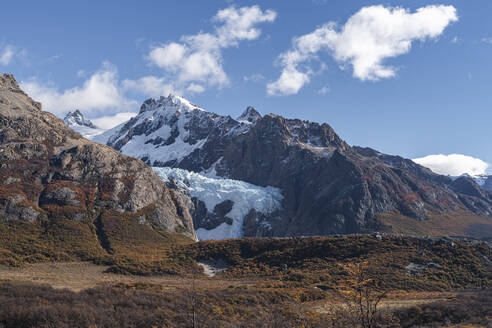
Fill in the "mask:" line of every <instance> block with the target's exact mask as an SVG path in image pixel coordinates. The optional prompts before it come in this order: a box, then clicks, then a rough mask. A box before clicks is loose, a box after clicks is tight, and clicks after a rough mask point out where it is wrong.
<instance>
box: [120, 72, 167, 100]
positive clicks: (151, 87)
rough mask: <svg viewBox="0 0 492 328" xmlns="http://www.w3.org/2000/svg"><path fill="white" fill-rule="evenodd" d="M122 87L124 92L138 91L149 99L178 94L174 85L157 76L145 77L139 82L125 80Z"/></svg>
mask: <svg viewBox="0 0 492 328" xmlns="http://www.w3.org/2000/svg"><path fill="white" fill-rule="evenodd" d="M122 86H123V90H124V91H129V90H131V91H136V92H138V93H141V94H143V95H145V96H149V97H160V96H166V95H168V94H170V93H176V91H175V90H174V87H173V85H172V83H167V82H166V80H165V79H164V78H159V77H156V76H144V77H142V78H140V79H138V80H130V79H127V80H123V82H122Z"/></svg>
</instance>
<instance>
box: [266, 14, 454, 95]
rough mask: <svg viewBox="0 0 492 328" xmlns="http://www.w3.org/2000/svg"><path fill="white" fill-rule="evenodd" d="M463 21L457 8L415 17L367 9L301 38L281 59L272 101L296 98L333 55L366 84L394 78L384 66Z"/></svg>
mask: <svg viewBox="0 0 492 328" xmlns="http://www.w3.org/2000/svg"><path fill="white" fill-rule="evenodd" d="M457 20H458V16H457V13H456V9H455V8H454V7H453V6H443V5H440V6H426V7H422V8H419V9H417V10H416V11H415V12H413V13H412V12H410V11H409V10H407V9H405V8H400V7H384V6H382V5H378V6H370V7H364V8H362V9H360V10H359V11H358V12H357V13H355V14H354V15H353V16H352V17H350V18H349V19H348V20H347V22H346V23H345V24H344V25H343V26H341V27H338V26H337V24H335V23H333V22H329V23H327V24H324V25H323V26H321V27H319V28H317V29H316V30H315V31H313V32H311V33H308V34H305V35H303V36H300V37H296V38H294V39H293V41H292V44H293V45H292V48H291V49H290V50H289V51H287V52H284V53H282V54H281V55H280V56H279V59H278V61H279V64H280V66H281V67H282V73H281V75H280V78H279V79H278V80H277V81H275V82H272V83H270V84H268V86H267V92H268V94H270V95H291V94H296V93H298V92H299V90H300V89H301V88H302V86H304V85H305V84H306V83H308V82H309V80H310V77H311V76H312V75H313V74H314V72H315V71H314V70H313V68H312V67H311V65H310V63H311V62H313V61H314V60H319V58H318V54H319V53H320V52H327V53H329V54H330V55H331V56H332V57H333V58H334V59H335V60H336V61H337V62H338V63H339V64H340V65H341V67H342V68H345V67H352V70H353V76H354V77H355V78H357V79H359V80H361V81H366V80H371V81H377V80H380V79H386V78H391V77H394V76H395V74H396V69H395V68H394V67H391V66H387V65H385V64H384V60H385V59H388V58H392V57H396V56H399V55H402V54H405V53H408V52H409V51H410V49H411V47H412V42H414V41H416V40H420V41H425V40H426V39H429V38H436V37H438V36H440V35H441V34H442V33H443V31H444V29H445V28H446V27H447V26H448V25H449V24H450V23H451V22H455V21H457Z"/></svg>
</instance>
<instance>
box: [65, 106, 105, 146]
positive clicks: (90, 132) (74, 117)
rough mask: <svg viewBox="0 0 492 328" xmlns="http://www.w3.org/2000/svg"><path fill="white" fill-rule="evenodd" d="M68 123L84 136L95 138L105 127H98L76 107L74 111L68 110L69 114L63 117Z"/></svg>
mask: <svg viewBox="0 0 492 328" xmlns="http://www.w3.org/2000/svg"><path fill="white" fill-rule="evenodd" d="M63 122H65V124H66V125H68V126H69V127H70V128H72V129H73V130H75V131H77V132H78V133H80V134H81V135H82V136H83V137H85V138H87V139H93V138H94V137H96V136H98V135H100V134H102V133H103V132H104V131H106V130H104V129H100V128H98V127H97V126H96V125H94V123H92V122H91V120H89V119H86V118H85V117H84V115H83V114H82V113H81V112H80V110H78V109H76V110H75V111H73V112H71V111H70V112H68V114H67V115H66V116H65V118H64V119H63Z"/></svg>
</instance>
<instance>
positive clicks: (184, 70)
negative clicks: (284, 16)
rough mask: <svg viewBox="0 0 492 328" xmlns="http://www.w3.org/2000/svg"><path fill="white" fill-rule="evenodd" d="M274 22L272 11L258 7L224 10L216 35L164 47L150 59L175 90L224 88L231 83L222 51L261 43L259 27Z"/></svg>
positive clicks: (216, 19) (216, 20)
mask: <svg viewBox="0 0 492 328" xmlns="http://www.w3.org/2000/svg"><path fill="white" fill-rule="evenodd" d="M275 18H276V13H275V12H274V11H273V10H265V11H263V10H261V8H260V7H259V6H252V7H242V8H235V7H229V8H226V9H222V10H219V11H218V12H217V14H216V15H215V16H214V17H213V18H212V21H213V22H214V23H215V31H214V32H213V33H202V32H200V33H198V34H195V35H186V36H183V37H181V39H180V42H179V43H177V42H171V43H167V44H162V45H160V46H158V47H155V48H154V49H152V50H151V51H150V53H149V55H148V59H149V61H150V63H151V64H153V65H155V66H157V67H160V68H162V69H163V70H164V71H165V72H166V73H167V74H168V75H169V76H168V77H169V79H170V80H173V81H176V83H175V88H176V89H183V90H187V91H189V92H194V93H197V92H203V91H204V90H205V87H208V86H218V87H223V86H226V85H227V84H228V83H229V79H228V77H227V74H226V73H225V72H224V69H223V66H222V63H223V56H222V50H223V49H225V48H229V47H237V46H238V45H239V42H240V41H243V40H255V39H258V38H259V37H260V35H261V30H260V29H259V28H258V27H257V25H258V24H260V23H266V22H273V21H274V20H275Z"/></svg>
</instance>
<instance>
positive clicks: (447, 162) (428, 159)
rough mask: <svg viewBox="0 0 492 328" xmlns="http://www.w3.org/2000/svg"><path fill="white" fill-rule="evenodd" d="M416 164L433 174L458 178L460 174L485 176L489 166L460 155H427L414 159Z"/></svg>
mask: <svg viewBox="0 0 492 328" xmlns="http://www.w3.org/2000/svg"><path fill="white" fill-rule="evenodd" d="M413 161H414V162H415V163H417V164H420V165H422V166H425V167H427V168H429V169H431V170H432V171H433V172H435V173H438V174H444V175H451V176H459V175H462V174H465V173H467V174H469V175H479V174H485V173H486V171H487V168H488V167H489V164H487V163H486V162H484V161H482V160H481V159H478V158H474V157H471V156H466V155H461V154H450V155H442V154H441V155H429V156H425V157H422V158H415V159H413Z"/></svg>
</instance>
